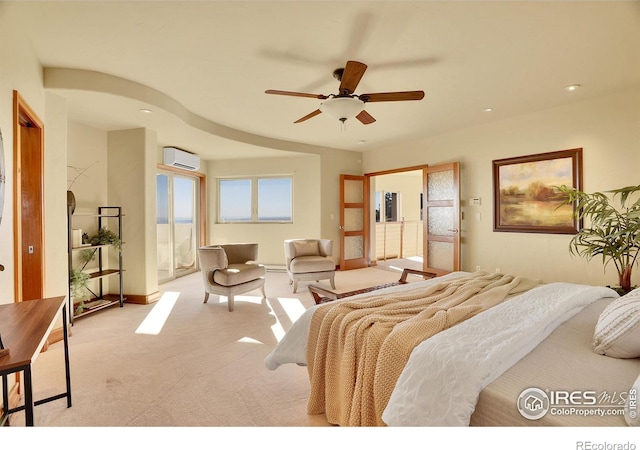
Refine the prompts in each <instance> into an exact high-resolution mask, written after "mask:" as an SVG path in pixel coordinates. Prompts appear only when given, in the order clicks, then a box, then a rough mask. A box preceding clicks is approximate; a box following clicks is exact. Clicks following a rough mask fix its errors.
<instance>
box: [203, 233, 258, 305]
mask: <svg viewBox="0 0 640 450" xmlns="http://www.w3.org/2000/svg"><path fill="white" fill-rule="evenodd" d="M198 258H199V260H200V271H201V272H202V278H203V281H204V290H205V293H204V303H207V301H208V300H209V294H216V295H224V296H226V297H227V304H228V307H229V311H233V306H234V305H233V301H234V296H235V295H237V294H243V293H245V292H249V291H253V290H254V289H258V288H260V289H261V291H262V297H263V298H264V297H266V294H265V291H264V277H265V268H264V266H263V265H262V264H258V263H257V262H256V259H258V244H220V245H208V246H205V247H200V248H199V249H198Z"/></svg>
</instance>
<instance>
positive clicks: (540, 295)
mask: <svg viewBox="0 0 640 450" xmlns="http://www.w3.org/2000/svg"><path fill="white" fill-rule="evenodd" d="M465 274H466V273H465V272H455V273H452V274H448V275H445V276H444V277H438V278H437V279H431V280H425V281H420V282H418V283H432V282H436V281H442V280H443V279H446V278H455V277H458V276H461V275H465ZM409 286H411V287H412V288H413V287H415V286H416V282H414V283H410V284H408V285H401V286H397V287H393V288H388V289H395V290H403V289H408V288H409ZM380 292H382V291H377V293H380ZM366 295H368V294H361V295H360V296H366ZM617 296H618V294H616V293H615V292H614V291H613V290H611V289H608V288H604V287H594V286H586V285H576V284H570V283H551V284H547V285H543V286H540V287H537V288H534V289H532V290H531V291H528V292H526V293H524V294H522V295H520V296H518V297H515V298H513V299H511V300H509V301H507V302H504V303H502V304H500V305H498V306H495V307H493V308H491V309H489V310H487V311H485V312H483V313H480V314H478V315H477V316H475V317H473V318H471V319H468V320H466V321H464V322H462V323H460V324H458V325H456V326H454V327H452V328H450V329H448V330H445V331H442V332H440V333H438V334H437V335H435V336H433V337H431V338H429V339H427V340H426V341H424V342H423V343H422V344H420V345H418V346H417V347H416V348H415V349H414V351H413V353H412V354H411V357H410V358H409V361H408V362H407V364H406V366H405V369H404V371H403V372H402V374H401V376H400V378H399V379H398V382H397V384H396V387H395V389H394V391H393V393H392V395H391V398H390V400H389V403H388V405H387V408H386V410H385V411H384V414H383V416H382V418H383V420H384V421H385V423H386V424H388V425H390V426H394V425H395V426H422V425H441V426H442V425H465V426H466V425H468V424H469V419H470V417H471V414H472V413H473V411H474V409H475V404H476V402H477V398H478V395H479V394H480V391H481V390H482V389H483V388H484V387H485V386H487V385H488V384H489V383H491V382H492V381H493V380H495V379H496V378H497V377H499V376H500V375H501V374H502V373H503V372H504V371H505V370H507V369H509V368H510V367H511V366H512V365H514V364H515V363H516V362H518V361H519V360H520V359H521V358H522V357H524V356H525V355H526V354H527V353H529V352H530V351H531V350H532V349H533V348H535V347H536V346H537V345H538V344H539V343H540V342H542V341H543V340H544V339H545V338H546V337H547V336H548V335H549V334H551V332H552V331H553V330H554V329H555V328H556V327H557V326H558V325H560V324H561V323H563V322H564V321H566V320H567V319H569V318H570V317H572V316H573V315H575V314H576V313H578V312H579V311H580V310H582V309H583V308H584V307H585V306H587V305H589V304H590V303H592V302H594V301H596V300H597V299H599V298H603V297H617ZM355 298H357V297H356V296H354V297H350V298H349V300H353V299H355ZM315 309H316V307H312V308H310V309H308V310H307V311H306V312H305V313H304V314H303V315H302V316H301V317H300V318H299V319H298V320H297V321H296V322H295V323H294V324H293V326H292V327H291V329H290V330H289V331H288V332H287V334H286V335H285V336H284V338H283V339H282V341H280V342H279V343H278V345H277V346H276V347H275V349H274V350H273V351H272V352H271V354H270V355H269V356H268V357H267V358H266V361H265V364H266V366H267V368H269V369H270V370H275V369H276V368H277V367H278V366H280V365H281V364H287V363H295V364H299V365H306V346H307V335H308V330H309V326H310V323H311V318H312V315H313V312H314V311H315ZM443 393H445V394H444V395H443Z"/></svg>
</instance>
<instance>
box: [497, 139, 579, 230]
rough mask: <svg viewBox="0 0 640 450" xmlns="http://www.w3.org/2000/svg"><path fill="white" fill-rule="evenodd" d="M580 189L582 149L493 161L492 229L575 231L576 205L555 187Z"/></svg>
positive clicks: (577, 226)
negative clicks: (567, 201) (563, 203)
mask: <svg viewBox="0 0 640 450" xmlns="http://www.w3.org/2000/svg"><path fill="white" fill-rule="evenodd" d="M562 185H565V186H569V187H573V188H576V189H578V190H582V148H573V149H569V150H560V151H554V152H548V153H539V154H535V155H526V156H518V157H514V158H504V159H497V160H494V161H493V195H494V198H493V200H494V201H493V205H494V221H493V231H505V232H519V233H550V234H576V233H577V232H578V231H579V230H580V228H581V227H582V223H581V221H579V220H578V219H576V217H575V215H574V213H575V207H576V206H575V205H571V204H568V205H563V206H561V205H562V202H563V201H564V200H565V198H566V197H564V196H563V195H562V194H560V193H559V192H558V191H557V189H555V188H554V187H556V186H562Z"/></svg>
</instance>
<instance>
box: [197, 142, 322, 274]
mask: <svg viewBox="0 0 640 450" xmlns="http://www.w3.org/2000/svg"><path fill="white" fill-rule="evenodd" d="M320 171H321V169H320V157H319V156H317V155H302V156H292V157H290V158H264V159H255V160H226V161H209V164H208V171H207V188H208V189H207V190H208V192H207V195H208V210H209V217H208V223H209V230H208V233H207V236H208V242H207V244H222V243H229V242H258V256H259V259H260V262H261V263H263V264H266V265H270V266H271V265H284V240H285V239H291V238H304V237H324V236H322V230H321V224H320V218H321V197H322V193H321V190H320V189H319V186H320V185H321V174H320ZM257 175H292V176H293V223H290V224H280V223H273V224H267V223H261V224H250V223H246V224H245V223H243V224H223V223H217V218H218V183H217V180H218V178H224V177H245V176H246V177H250V176H257Z"/></svg>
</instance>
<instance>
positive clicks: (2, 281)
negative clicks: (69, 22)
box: [0, 5, 67, 304]
mask: <svg viewBox="0 0 640 450" xmlns="http://www.w3.org/2000/svg"><path fill="white" fill-rule="evenodd" d="M0 8H2V6H1V5H0ZM12 15H13V13H12V11H11V9H6V8H2V14H0V42H2V45H0V61H2V64H0V130H1V132H2V137H3V142H4V161H5V175H6V182H5V199H4V205H3V208H2V220H1V222H0V264H3V265H4V266H5V270H4V271H3V272H0V304H4V303H12V302H13V301H14V295H15V285H14V275H15V271H14V267H13V261H14V253H13V246H14V240H13V233H14V228H13V220H14V217H13V204H14V203H13V195H14V193H13V182H14V177H13V170H14V161H13V91H14V90H16V91H18V92H19V93H20V95H21V96H22V98H23V99H24V101H25V102H27V104H28V105H29V107H30V108H31V109H32V110H33V111H34V112H35V113H36V114H37V116H38V117H39V118H40V120H42V121H43V122H45V129H44V135H45V151H44V178H45V179H44V186H45V188H44V189H45V198H44V200H45V202H46V205H45V216H44V222H45V223H44V234H45V248H44V256H45V263H46V264H47V265H50V264H57V265H58V266H61V267H62V268H63V269H61V270H59V267H58V268H57V269H56V270H54V271H53V272H52V273H48V274H47V275H45V286H44V295H45V296H57V295H66V294H67V289H66V288H65V286H66V277H65V279H62V278H61V277H62V276H63V275H62V273H63V272H64V271H65V270H66V266H67V264H66V220H65V219H64V218H63V217H62V216H61V215H60V212H62V213H63V214H64V211H65V210H66V207H65V206H64V205H66V200H65V199H64V198H65V197H66V191H65V190H64V174H65V173H66V169H65V166H66V148H62V146H63V145H64V140H65V136H64V131H63V128H64V125H61V122H60V121H59V120H56V118H58V119H62V120H66V117H61V116H58V114H63V112H64V109H65V105H64V103H63V102H60V101H56V99H55V98H53V97H52V98H51V99H50V100H51V105H50V108H49V109H47V108H45V105H46V104H47V98H46V94H45V91H44V89H43V84H42V66H41V65H40V63H39V61H38V58H37V55H35V54H34V52H33V49H32V48H31V46H30V45H29V41H28V39H23V38H21V29H20V23H19V22H18V21H17V20H15V18H14V17H12ZM9 44H10V45H9ZM58 100H59V99H58ZM49 122H51V123H50V125H51V136H48V133H49V128H48V127H49ZM57 155H63V156H62V157H56V156H57ZM59 191H61V192H59ZM59 207H61V208H62V211H58V210H57V208H59ZM49 213H50V214H49ZM65 217H66V215H65ZM61 230H65V234H64V235H63V236H61V237H60V236H58V234H59V233H60V231H61Z"/></svg>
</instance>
